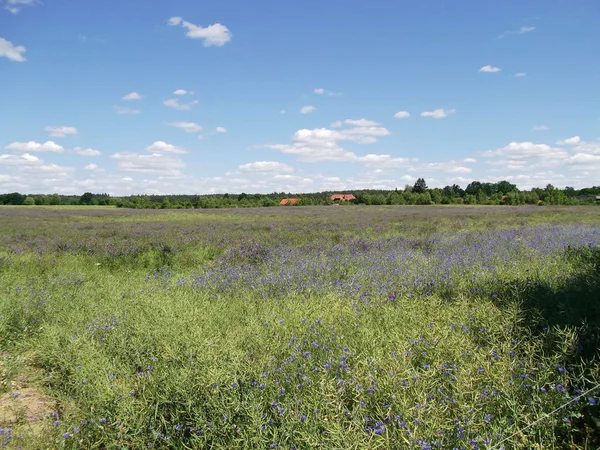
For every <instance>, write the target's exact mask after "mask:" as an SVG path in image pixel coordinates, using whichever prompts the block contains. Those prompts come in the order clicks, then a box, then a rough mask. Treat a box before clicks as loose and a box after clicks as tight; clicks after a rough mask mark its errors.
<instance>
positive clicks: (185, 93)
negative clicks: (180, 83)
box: [173, 89, 194, 95]
mask: <svg viewBox="0 0 600 450" xmlns="http://www.w3.org/2000/svg"><path fill="white" fill-rule="evenodd" d="M193 93H194V92H193V91H186V90H185V89H177V90H176V91H175V92H173V95H187V94H189V95H192V94H193Z"/></svg>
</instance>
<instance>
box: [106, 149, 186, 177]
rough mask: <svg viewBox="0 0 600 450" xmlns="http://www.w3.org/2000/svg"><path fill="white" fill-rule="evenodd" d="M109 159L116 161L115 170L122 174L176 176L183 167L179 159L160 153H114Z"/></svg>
mask: <svg viewBox="0 0 600 450" xmlns="http://www.w3.org/2000/svg"><path fill="white" fill-rule="evenodd" d="M111 158H113V159H116V160H117V161H118V164H117V168H118V169H119V170H120V171H122V172H134V173H147V174H159V175H171V176H177V175H180V174H181V169H183V168H184V167H185V165H184V163H183V161H181V159H179V158H177V157H173V156H169V155H164V154H160V153H152V154H150V155H143V154H139V153H115V154H114V155H111Z"/></svg>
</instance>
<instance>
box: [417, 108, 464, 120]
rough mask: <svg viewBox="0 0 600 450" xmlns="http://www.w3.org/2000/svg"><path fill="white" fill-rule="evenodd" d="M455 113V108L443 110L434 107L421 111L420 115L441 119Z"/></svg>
mask: <svg viewBox="0 0 600 450" xmlns="http://www.w3.org/2000/svg"><path fill="white" fill-rule="evenodd" d="M454 113H456V110H455V109H448V110H445V109H443V108H440V109H435V110H433V111H423V112H422V113H421V116H422V117H433V118H434V119H443V118H444V117H448V116H449V115H450V114H454Z"/></svg>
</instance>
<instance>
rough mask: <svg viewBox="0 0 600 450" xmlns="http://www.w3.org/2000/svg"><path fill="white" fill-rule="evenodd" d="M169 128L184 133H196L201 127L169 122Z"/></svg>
mask: <svg viewBox="0 0 600 450" xmlns="http://www.w3.org/2000/svg"><path fill="white" fill-rule="evenodd" d="M168 125H169V126H171V127H175V128H179V129H181V130H183V131H185V132H186V133H198V132H199V131H201V130H202V127H201V126H200V125H198V124H197V123H194V122H171V123H169V124H168Z"/></svg>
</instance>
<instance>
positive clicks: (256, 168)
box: [238, 161, 294, 173]
mask: <svg viewBox="0 0 600 450" xmlns="http://www.w3.org/2000/svg"><path fill="white" fill-rule="evenodd" d="M238 168H239V170H240V172H245V173H267V172H272V173H286V172H293V171H294V169H292V168H291V167H290V166H288V165H287V164H284V163H280V162H276V161H256V162H253V163H248V164H242V165H240V166H238Z"/></svg>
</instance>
